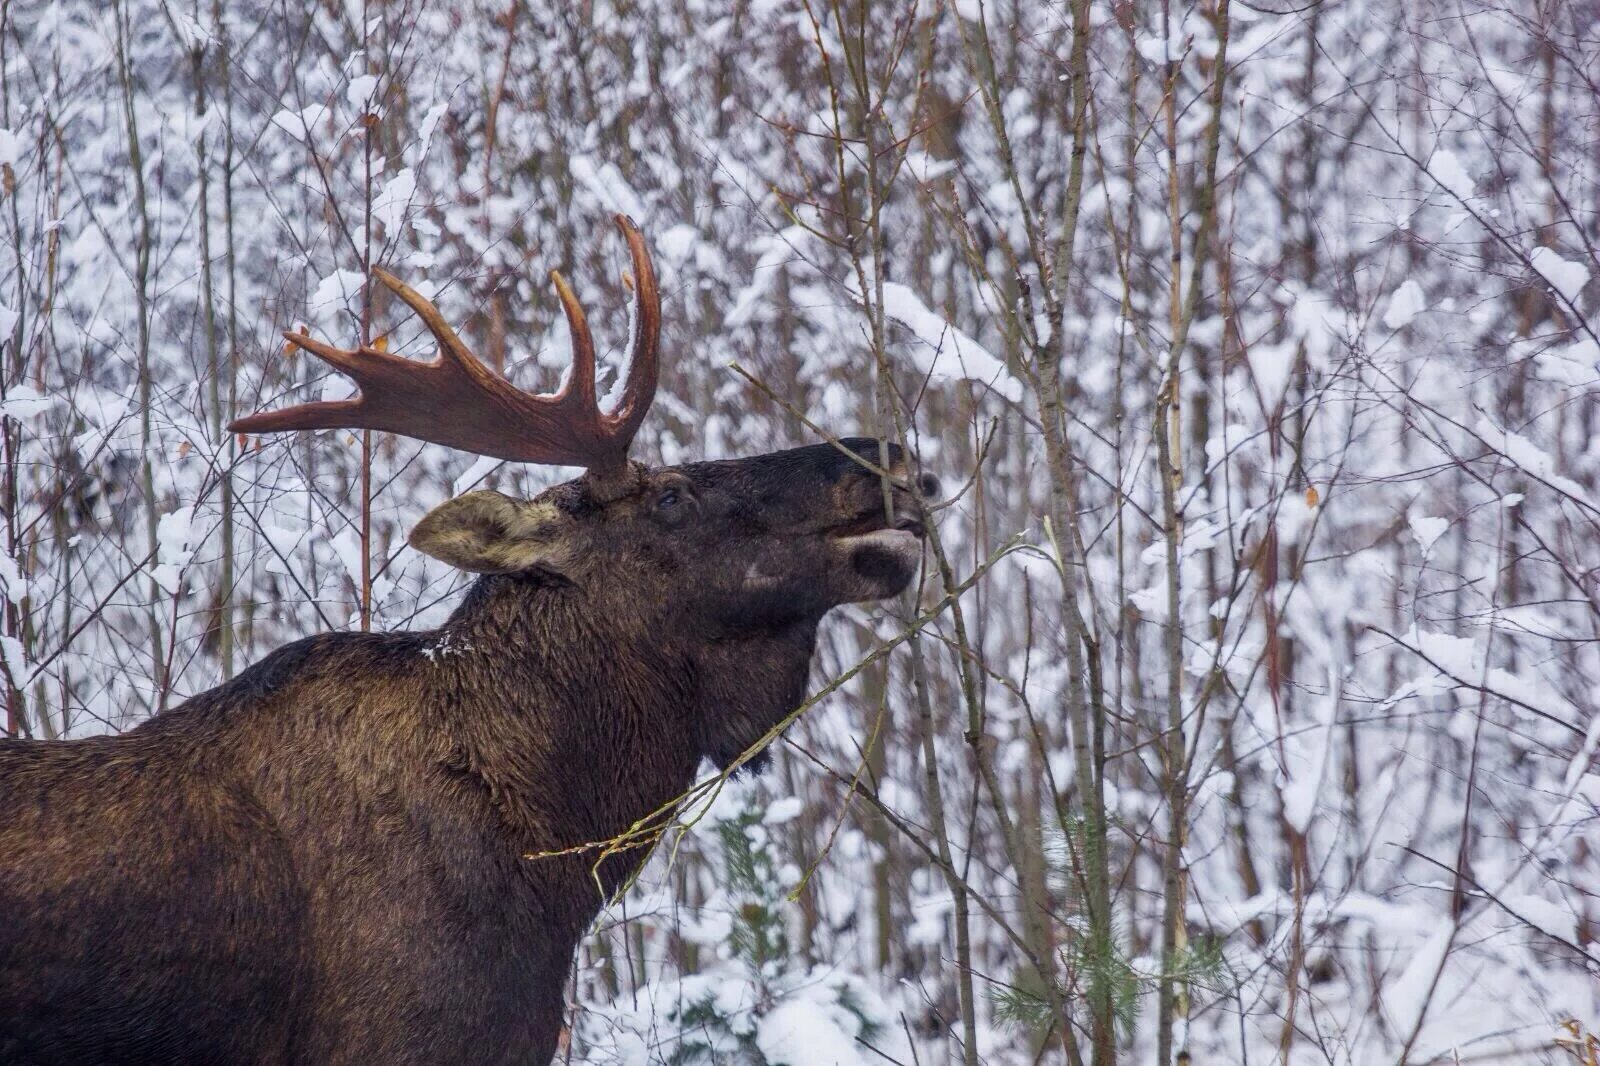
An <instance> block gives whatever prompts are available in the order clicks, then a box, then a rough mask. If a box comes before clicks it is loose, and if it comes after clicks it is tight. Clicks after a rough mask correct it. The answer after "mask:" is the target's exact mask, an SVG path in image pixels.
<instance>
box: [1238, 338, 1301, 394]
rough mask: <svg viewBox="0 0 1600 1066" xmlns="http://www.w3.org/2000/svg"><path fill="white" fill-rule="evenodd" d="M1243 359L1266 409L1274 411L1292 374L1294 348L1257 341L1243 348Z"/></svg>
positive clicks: (1288, 345)
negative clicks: (1245, 359)
mask: <svg viewBox="0 0 1600 1066" xmlns="http://www.w3.org/2000/svg"><path fill="white" fill-rule="evenodd" d="M1245 357H1246V358H1247V359H1248V360H1249V362H1250V376H1251V377H1253V378H1255V382H1256V388H1258V389H1260V390H1261V399H1262V402H1263V403H1264V404H1265V405H1266V409H1267V410H1268V411H1273V410H1276V409H1277V406H1278V404H1279V403H1280V402H1281V401H1282V400H1283V394H1284V390H1285V389H1287V388H1288V387H1289V379H1290V377H1292V376H1293V374H1294V361H1295V346H1294V345H1293V344H1269V343H1268V342H1266V341H1258V342H1257V343H1255V344H1252V345H1249V346H1248V347H1246V348H1245Z"/></svg>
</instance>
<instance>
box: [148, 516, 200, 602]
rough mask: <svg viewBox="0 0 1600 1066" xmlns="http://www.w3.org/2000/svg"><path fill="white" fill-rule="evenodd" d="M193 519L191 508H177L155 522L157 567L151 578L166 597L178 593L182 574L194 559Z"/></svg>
mask: <svg viewBox="0 0 1600 1066" xmlns="http://www.w3.org/2000/svg"><path fill="white" fill-rule="evenodd" d="M194 517H195V515H194V508H193V507H180V508H178V509H177V510H175V511H169V512H168V513H167V514H164V515H162V516H161V518H160V519H159V520H158V521H157V522H156V544H157V551H156V560H157V565H156V566H155V568H154V569H153V570H152V571H151V576H152V577H154V578H155V579H156V582H157V583H158V584H160V586H161V587H162V589H164V590H165V591H166V592H167V594H168V595H173V594H175V593H176V592H177V591H178V582H179V581H180V579H181V577H182V574H183V570H184V568H185V567H187V566H188V565H189V560H190V559H191V558H192V557H193V555H194V549H195V546H196V545H197V543H198V538H197V536H196V532H195V528H194Z"/></svg>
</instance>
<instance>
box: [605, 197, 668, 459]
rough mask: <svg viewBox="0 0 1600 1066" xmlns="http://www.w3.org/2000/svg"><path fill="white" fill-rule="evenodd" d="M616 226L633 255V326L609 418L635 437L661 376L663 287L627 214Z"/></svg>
mask: <svg viewBox="0 0 1600 1066" xmlns="http://www.w3.org/2000/svg"><path fill="white" fill-rule="evenodd" d="M615 221H616V223H617V228H619V229H620V230H622V235H623V237H624V238H626V239H627V241H628V254H629V255H630V256H631V257H632V259H633V279H634V329H633V337H632V338H631V339H630V340H631V346H630V352H629V356H628V378H627V380H626V381H625V382H624V383H623V386H622V399H621V401H620V402H619V403H618V404H617V409H616V411H614V412H613V413H612V414H611V415H609V416H607V418H606V421H607V422H608V423H609V424H610V425H612V426H614V427H615V432H617V433H618V434H619V435H621V436H622V437H623V438H624V439H626V440H629V441H631V440H633V435H634V434H635V433H637V432H638V431H639V424H640V423H641V422H643V421H644V416H645V412H646V411H648V410H649V409H650V403H651V401H653V400H654V399H655V395H656V384H657V382H658V380H659V379H660V365H659V362H658V358H657V357H658V352H659V344H660V339H661V291H660V289H659V288H658V287H657V285H656V271H655V266H654V264H652V263H651V262H650V252H649V249H647V248H646V247H645V246H644V237H643V236H642V235H641V234H640V233H639V230H638V228H637V227H635V226H634V224H633V219H631V218H629V217H628V216H627V215H622V214H619V215H616V216H615Z"/></svg>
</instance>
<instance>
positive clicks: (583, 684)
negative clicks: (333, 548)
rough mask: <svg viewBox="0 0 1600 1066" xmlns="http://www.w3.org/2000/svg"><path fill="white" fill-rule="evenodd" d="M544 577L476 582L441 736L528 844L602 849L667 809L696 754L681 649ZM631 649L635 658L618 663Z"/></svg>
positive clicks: (452, 661) (450, 641)
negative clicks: (603, 844)
mask: <svg viewBox="0 0 1600 1066" xmlns="http://www.w3.org/2000/svg"><path fill="white" fill-rule="evenodd" d="M596 606H597V605H596V604H595V603H594V602H593V601H592V599H591V598H590V597H589V596H588V595H586V594H585V592H584V590H583V589H582V588H580V587H577V586H574V585H571V584H568V583H566V582H563V581H561V580H559V579H556V578H545V577H540V576H533V575H529V576H524V575H509V576H491V577H485V578H483V579H481V580H480V581H479V582H478V583H477V584H476V585H475V586H474V587H473V589H472V591H471V592H470V593H469V594H468V596H467V599H466V600H465V601H464V602H463V603H462V605H461V606H460V607H459V608H458V609H457V610H456V612H455V613H454V614H453V615H452V616H451V618H450V620H449V621H448V622H447V623H446V624H445V625H444V626H443V627H441V629H440V630H439V634H438V647H439V649H440V651H441V652H442V653H444V654H446V655H449V652H450V651H451V650H452V649H454V650H456V651H457V652H458V654H455V655H451V656H449V657H448V658H447V659H446V660H443V661H444V662H448V664H449V665H450V666H451V667H452V669H451V671H450V680H449V682H448V683H449V684H451V685H452V686H454V687H455V688H456V690H457V692H458V694H459V698H458V699H457V700H455V701H452V703H451V706H450V707H449V708H448V709H447V711H446V713H447V714H448V715H449V716H450V720H449V721H448V722H447V724H446V729H447V731H448V732H449V733H450V735H451V736H452V737H453V738H454V740H455V743H456V744H457V746H458V747H459V748H460V749H461V754H462V756H463V757H464V759H465V766H466V767H468V768H469V772H470V773H471V774H473V775H474V776H476V777H477V778H479V779H481V780H482V781H483V783H484V784H485V785H486V786H487V787H488V789H489V791H490V794H491V795H492V796H494V797H495V804H496V807H497V810H498V812H499V814H500V816H501V818H502V819H503V821H504V823H505V826H504V828H505V829H506V830H507V831H508V832H510V833H512V834H513V835H515V836H517V837H518V838H520V839H519V846H527V847H530V848H532V849H537V850H559V849H564V848H571V847H575V846H578V845H582V844H586V843H592V842H595V841H600V840H605V839H608V838H610V837H613V836H615V835H616V834H618V833H620V832H622V831H624V830H626V829H627V828H628V826H630V825H631V824H633V822H634V821H636V820H637V819H639V818H641V817H643V816H645V815H646V814H648V813H650V811H652V810H654V809H656V808H658V807H660V806H662V805H663V804H667V803H670V802H671V800H672V798H673V797H674V796H676V795H677V794H679V793H681V792H682V791H683V790H684V789H685V788H686V787H687V786H688V784H689V781H690V778H691V776H692V774H693V772H694V768H695V765H696V762H697V761H698V758H699V752H697V751H695V750H693V746H692V744H691V742H690V740H689V721H688V720H689V715H690V707H691V705H692V703H693V696H694V683H695V678H694V672H693V667H692V663H690V662H688V661H687V658H686V656H684V654H683V653H682V649H680V648H677V647H674V646H673V645H672V644H671V642H670V641H668V640H665V639H651V638H650V637H648V636H647V635H646V634H645V633H642V632H640V631H639V629H638V626H637V623H636V621H635V620H632V619H627V618H622V619H618V618H616V617H614V616H613V615H611V614H610V613H608V612H606V611H603V610H598V609H596ZM620 649H626V654H620V653H619V650H620Z"/></svg>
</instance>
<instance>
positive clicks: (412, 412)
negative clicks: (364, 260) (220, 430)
mask: <svg viewBox="0 0 1600 1066" xmlns="http://www.w3.org/2000/svg"><path fill="white" fill-rule="evenodd" d="M616 223H617V226H618V228H619V229H621V230H622V235H623V236H624V237H625V238H627V241H628V251H629V253H630V254H631V255H632V257H633V276H634V279H635V288H636V300H637V302H636V307H637V311H636V313H635V323H634V333H633V344H632V354H631V356H630V359H629V366H628V377H627V380H626V381H625V382H624V383H623V388H622V400H621V402H620V403H619V404H618V405H617V409H616V411H615V413H613V414H609V415H608V414H603V413H602V412H601V411H600V408H599V404H598V403H597V402H596V400H595V390H594V354H595V353H594V337H593V336H592V335H591V334H590V333H589V323H588V320H587V319H586V318H585V317H584V313H583V307H582V306H581V305H580V304H579V303H578V298H577V297H576V296H575V295H573V292H572V289H571V287H569V286H568V285H567V283H566V281H565V280H564V279H563V278H562V277H561V275H560V274H558V273H556V272H555V271H551V272H550V279H551V280H552V281H553V282H554V283H555V287H556V295H557V296H559V297H560V298H561V306H562V309H563V310H564V311H565V312H566V315H567V323H568V325H569V326H571V329H572V375H571V377H570V378H569V379H568V381H567V383H566V385H565V386H563V387H562V389H561V391H560V392H557V393H554V394H553V395H535V394H533V393H528V392H524V391H522V390H521V389H519V388H517V387H516V386H515V385H513V384H511V383H510V382H509V381H507V380H506V379H505V378H503V377H501V376H500V375H499V374H496V373H495V372H494V371H493V370H490V369H489V368H488V367H487V366H485V365H483V363H482V362H480V361H479V360H478V358H477V357H476V356H474V355H473V354H472V352H471V351H469V350H468V349H467V346H466V345H465V344H464V343H462V341H461V338H460V337H458V336H456V332H455V330H453V329H451V328H450V326H449V324H448V323H446V322H445V320H444V316H443V315H441V314H440V313H439V309H438V308H437V307H435V306H433V304H432V303H430V302H429V301H428V300H427V299H425V298H424V297H423V296H422V295H421V294H420V293H418V292H417V291H416V290H415V289H413V288H411V287H410V286H409V285H407V284H405V283H404V282H402V281H401V280H400V279H398V278H396V277H395V276H394V275H393V274H390V273H389V272H388V271H386V270H381V269H379V268H377V267H374V268H373V270H372V273H373V274H374V275H376V276H377V278H378V280H379V281H381V282H383V283H384V284H385V285H387V286H388V287H389V288H390V289H391V290H393V291H394V294H395V295H396V296H398V297H400V299H401V300H403V301H405V303H406V305H407V306H409V307H410V308H411V309H412V310H413V311H415V312H416V313H417V317H418V318H421V319H422V321H423V323H424V324H425V325H426V326H427V327H428V329H429V331H431V332H432V333H433V335H434V337H435V339H437V340H438V342H439V355H438V357H437V358H436V359H434V360H433V361H432V362H427V363H419V362H416V361H415V360H411V359H402V358H400V357H399V356H396V355H390V354H389V353H388V352H381V351H378V350H377V349H376V348H371V347H364V348H358V349H355V350H351V349H347V348H335V347H333V346H331V345H328V344H324V343H323V342H321V341H318V340H313V339H312V338H311V337H309V336H307V335H305V334H303V333H285V334H284V336H285V337H286V338H288V340H289V342H290V343H291V344H294V345H296V346H297V347H300V348H304V349H305V350H306V351H308V352H310V353H311V354H312V355H315V356H316V357H317V358H319V359H321V360H323V361H324V362H327V363H329V364H331V365H332V366H334V367H335V368H336V369H338V370H340V371H342V372H343V373H345V374H347V375H349V376H350V377H351V378H353V379H354V380H355V382H356V384H357V385H358V386H360V389H361V394H360V395H359V396H357V397H355V398H353V399H349V400H334V401H324V402H319V403H304V404H299V405H298V406H295V407H288V408H285V409H283V410H281V411H262V412H259V413H257V414H253V415H250V416H249V417H247V418H241V419H238V420H237V421H235V422H233V423H232V424H231V425H230V426H229V427H228V428H229V429H231V430H233V431H234V432H236V433H280V432H283V431H285V430H293V429H379V430H386V431H388V432H390V433H399V434H401V435H403V436H407V437H414V438H416V439H417V440H425V441H431V442H432V443H434V444H444V445H448V446H450V447H452V448H460V449H461V450H463V451H468V452H475V453H477V454H479V455H490V456H494V457H495V458H497V459H510V460H513V461H517V462H524V463H548V464H554V465H560V466H584V467H588V468H589V470H590V471H591V472H592V473H593V474H594V475H595V476H596V477H598V478H611V477H615V476H616V475H618V474H620V473H622V472H624V471H625V470H626V469H627V462H628V445H629V444H630V443H631V442H632V441H633V435H634V434H635V433H636V432H637V431H638V429H639V423H640V422H642V421H643V420H644V415H645V412H646V411H647V410H649V408H650V401H651V400H652V399H654V398H655V393H656V376H657V365H656V341H657V339H658V338H659V336H660V333H661V294H660V292H659V291H658V290H657V288H656V275H655V269H654V267H652V266H651V263H650V253H649V252H648V251H647V250H646V249H645V246H644V238H643V237H641V236H640V235H639V231H638V229H636V228H635V227H634V225H633V221H632V220H631V219H629V218H628V217H627V216H626V215H617V216H616Z"/></svg>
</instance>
